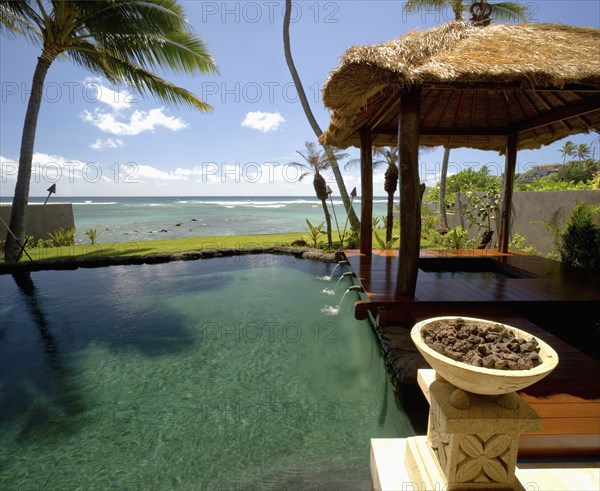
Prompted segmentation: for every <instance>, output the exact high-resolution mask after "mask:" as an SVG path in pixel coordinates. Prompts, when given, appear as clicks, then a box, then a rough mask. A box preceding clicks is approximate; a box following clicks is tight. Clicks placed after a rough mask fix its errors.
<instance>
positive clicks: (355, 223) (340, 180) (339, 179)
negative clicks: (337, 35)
mask: <svg viewBox="0 0 600 491" xmlns="http://www.w3.org/2000/svg"><path fill="white" fill-rule="evenodd" d="M291 12H292V0H286V2H285V15H284V17H283V49H284V53H285V61H286V63H287V66H288V69H289V70H290V73H291V75H292V80H293V81H294V85H295V86H296V91H297V92H298V97H299V99H300V103H301V104H302V109H304V114H306V118H307V119H308V123H309V124H310V126H311V128H312V130H313V131H314V133H315V135H316V136H317V138H319V137H320V136H321V134H322V133H323V131H322V130H321V127H320V126H319V123H317V120H316V119H315V116H314V114H313V112H312V110H311V109H310V105H309V104H308V98H307V97H306V92H305V91H304V87H303V86H302V81H301V80H300V75H298V70H296V65H295V64H294V59H293V58H292V50H291V47H290V20H291V16H292V14H291ZM323 148H324V149H325V152H326V153H327V156H328V158H329V165H330V166H331V170H332V171H333V175H334V176H335V182H336V184H337V186H338V190H339V191H340V197H341V198H342V202H343V203H344V208H345V209H346V213H347V214H348V219H349V221H350V226H351V227H352V230H359V229H360V221H359V220H358V217H357V216H356V213H355V211H354V208H352V204H351V201H350V197H349V196H348V191H347V190H346V184H345V183H344V177H343V176H342V173H341V171H340V167H339V165H338V163H337V160H336V159H335V158H334V157H335V151H334V150H333V149H332V148H331V147H329V146H328V145H325V146H324V147H323Z"/></svg>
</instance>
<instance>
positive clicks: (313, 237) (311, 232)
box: [302, 218, 325, 249]
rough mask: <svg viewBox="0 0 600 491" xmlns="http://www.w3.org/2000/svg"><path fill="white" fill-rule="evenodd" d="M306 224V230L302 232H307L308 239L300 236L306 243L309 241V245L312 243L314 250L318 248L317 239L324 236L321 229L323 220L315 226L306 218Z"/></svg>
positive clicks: (323, 223) (323, 224)
mask: <svg viewBox="0 0 600 491" xmlns="http://www.w3.org/2000/svg"><path fill="white" fill-rule="evenodd" d="M306 224H307V225H308V228H305V229H304V230H306V231H307V232H308V237H305V236H302V238H303V239H304V240H306V241H307V242H309V241H310V243H312V247H314V248H315V249H316V248H318V247H319V238H320V237H321V235H323V234H325V232H324V231H323V227H324V226H325V220H323V221H322V222H321V223H319V225H317V226H315V225H313V224H312V223H311V222H310V220H309V219H308V218H307V219H306Z"/></svg>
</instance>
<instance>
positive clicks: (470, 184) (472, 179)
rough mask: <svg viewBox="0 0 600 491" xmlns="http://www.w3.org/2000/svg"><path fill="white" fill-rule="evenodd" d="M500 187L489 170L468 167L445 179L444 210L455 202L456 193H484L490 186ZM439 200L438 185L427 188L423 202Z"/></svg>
mask: <svg viewBox="0 0 600 491" xmlns="http://www.w3.org/2000/svg"><path fill="white" fill-rule="evenodd" d="M493 185H497V186H498V187H499V186H500V185H501V184H500V180H499V179H498V178H497V177H495V176H490V175H489V169H488V168H487V167H486V166H483V167H482V168H481V169H479V170H477V171H476V170H473V169H471V168H470V167H469V168H467V169H464V170H461V171H460V172H457V173H456V174H453V175H451V176H448V178H447V179H446V200H445V204H446V208H447V209H450V208H452V206H453V205H454V202H455V201H456V193H465V192H468V191H471V192H480V191H481V192H485V191H486V190H487V189H489V187H490V186H493ZM439 199H440V183H439V182H438V183H436V185H435V186H434V187H430V188H427V190H426V193H425V197H424V201H427V202H431V203H437V202H439Z"/></svg>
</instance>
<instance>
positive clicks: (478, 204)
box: [462, 180, 501, 230]
mask: <svg viewBox="0 0 600 491" xmlns="http://www.w3.org/2000/svg"><path fill="white" fill-rule="evenodd" d="M500 191H501V188H500V182H499V181H498V180H493V181H488V182H486V183H485V184H484V186H483V190H481V191H479V192H475V191H467V193H466V194H467V203H466V204H465V205H463V207H462V215H463V216H465V217H466V218H467V220H468V221H469V223H471V224H472V225H477V226H478V227H479V228H480V229H485V230H491V229H492V218H494V215H495V214H496V212H497V211H498V203H499V202H500Z"/></svg>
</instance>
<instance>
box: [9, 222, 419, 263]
mask: <svg viewBox="0 0 600 491" xmlns="http://www.w3.org/2000/svg"><path fill="white" fill-rule="evenodd" d="M377 232H378V234H379V236H380V237H382V236H384V235H385V230H384V229H380V230H378V231H377ZM394 234H395V235H397V234H398V231H397V230H395V231H394ZM307 235H308V234H307V233H306V232H295V233H287V234H264V235H236V236H211V237H190V238H183V239H164V240H145V241H139V242H117V243H111V244H95V245H90V244H86V245H75V246H70V247H49V248H36V249H27V252H28V253H29V255H30V256H31V257H32V259H33V260H34V261H40V260H41V261H44V260H52V259H61V258H67V257H99V256H144V255H146V254H152V253H161V252H162V253H175V252H187V251H202V250H207V249H241V248H245V247H259V246H262V247H272V246H289V245H290V244H291V243H292V242H293V241H295V240H298V239H301V238H304V239H305V240H306V241H307V242H308V243H309V244H310V239H309V238H308V237H307ZM334 236H335V232H334ZM320 240H322V239H320ZM429 245H430V244H428V243H426V242H425V241H422V243H421V247H428V246H429ZM373 247H374V248H377V247H378V243H377V240H376V239H375V237H373ZM396 247H397V244H395V247H394V248H396ZM27 261H29V258H28V257H27V256H26V255H23V257H22V259H21V262H27Z"/></svg>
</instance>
